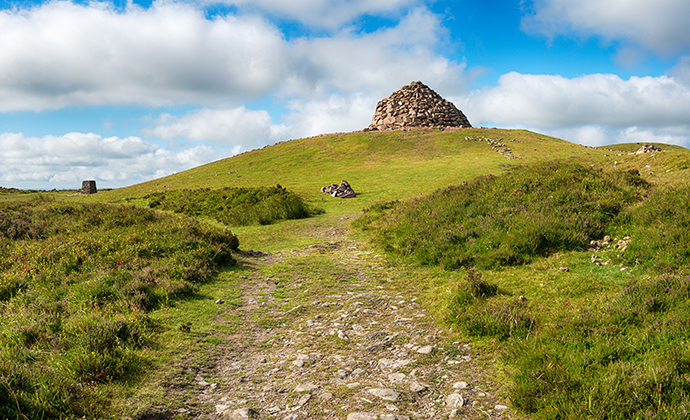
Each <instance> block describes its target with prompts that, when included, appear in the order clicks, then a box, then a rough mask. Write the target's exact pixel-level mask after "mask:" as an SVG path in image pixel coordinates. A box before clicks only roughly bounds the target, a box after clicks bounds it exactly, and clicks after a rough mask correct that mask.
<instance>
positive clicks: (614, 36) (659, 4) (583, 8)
mask: <svg viewBox="0 0 690 420" xmlns="http://www.w3.org/2000/svg"><path fill="white" fill-rule="evenodd" d="M688 16H690V2H688V1H687V0H613V1H600V0H535V1H534V7H533V12H532V13H530V14H528V15H527V16H525V18H524V19H523V22H522V26H523V29H524V30H526V31H527V32H529V33H540V34H543V35H546V36H548V37H551V38H553V37H556V36H558V35H572V34H575V35H579V36H584V37H589V36H601V37H603V38H604V39H606V40H609V41H612V40H622V41H623V42H624V44H626V45H625V47H626V48H641V49H643V50H645V51H649V52H652V53H655V54H662V55H671V54H677V53H686V52H688V51H690V31H688V30H687V17H688ZM631 53H633V52H630V51H624V54H631Z"/></svg>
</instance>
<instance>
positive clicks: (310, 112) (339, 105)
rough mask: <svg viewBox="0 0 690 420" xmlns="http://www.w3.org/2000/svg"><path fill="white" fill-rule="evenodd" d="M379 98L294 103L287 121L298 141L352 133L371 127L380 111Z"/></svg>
mask: <svg viewBox="0 0 690 420" xmlns="http://www.w3.org/2000/svg"><path fill="white" fill-rule="evenodd" d="M377 100H378V99H377V98H376V97H374V96H372V95H365V94H359V93H357V94H351V95H335V94H333V95H329V96H328V97H327V98H324V99H322V100H316V101H298V100H295V101H292V102H291V103H289V104H288V108H289V109H290V110H291V112H290V113H289V114H288V115H286V117H285V120H286V121H288V122H289V123H290V128H291V132H292V133H293V135H294V137H307V136H314V135H317V134H322V133H336V132H349V131H355V130H361V129H363V128H365V127H368V126H369V123H371V117H372V116H373V115H374V111H375V110H376V102H377Z"/></svg>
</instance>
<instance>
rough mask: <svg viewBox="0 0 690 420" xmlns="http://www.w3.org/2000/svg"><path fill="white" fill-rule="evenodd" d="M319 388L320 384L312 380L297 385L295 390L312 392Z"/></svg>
mask: <svg viewBox="0 0 690 420" xmlns="http://www.w3.org/2000/svg"><path fill="white" fill-rule="evenodd" d="M318 388H319V386H318V385H314V384H313V383H311V382H304V383H301V384H299V385H297V387H296V388H295V392H312V391H314V390H315V389H318Z"/></svg>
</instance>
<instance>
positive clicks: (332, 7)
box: [202, 0, 420, 29]
mask: <svg viewBox="0 0 690 420" xmlns="http://www.w3.org/2000/svg"><path fill="white" fill-rule="evenodd" d="M212 2H214V1H202V3H212ZM224 3H226V4H232V5H236V6H238V7H240V8H241V9H243V10H249V11H257V10H261V11H263V12H265V13H269V14H271V15H274V16H277V17H287V18H289V19H292V20H297V21H300V22H302V23H304V24H305V25H308V26H312V27H317V28H326V29H337V28H340V27H342V26H343V25H346V24H349V23H351V22H352V21H353V20H355V19H357V18H358V17H360V16H362V15H387V14H398V13H400V10H405V8H407V7H410V6H413V5H415V4H419V3H420V0H292V1H285V0H225V1H224Z"/></svg>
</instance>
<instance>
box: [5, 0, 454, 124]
mask: <svg viewBox="0 0 690 420" xmlns="http://www.w3.org/2000/svg"><path fill="white" fill-rule="evenodd" d="M409 2H412V0H410V1H409ZM312 3H314V4H319V5H321V6H322V7H323V10H324V11H325V10H328V13H333V15H337V14H338V13H336V11H337V9H338V7H339V6H336V3H334V2H326V1H321V2H316V1H312V0H305V3H304V4H303V7H305V8H308V7H307V6H309V5H310V4H312ZM403 3H404V4H407V3H408V1H407V0H389V1H379V2H374V3H371V4H369V3H367V2H364V1H363V0H353V1H351V2H348V4H351V5H353V6H357V7H356V8H355V10H358V12H357V13H366V12H371V11H374V10H388V9H394V8H396V7H399V6H401V4H403ZM262 4H263V5H264V6H267V7H268V6H270V5H272V4H273V3H271V1H269V0H266V3H262ZM290 4H291V6H290V7H287V6H286V9H289V10H293V7H294V8H295V9H294V10H296V11H299V10H301V9H300V7H302V6H299V4H298V5H292V3H290ZM300 4H301V3H300ZM298 6H299V7H298ZM447 38H448V32H447V30H446V29H445V28H444V27H443V26H442V25H441V23H440V17H439V16H437V15H435V14H433V13H431V12H430V11H429V10H428V9H425V8H417V9H413V10H410V11H408V12H407V13H406V14H404V15H403V16H401V17H400V18H399V21H398V22H397V24H396V25H394V26H392V27H386V28H383V29H379V30H378V31H375V32H373V33H361V32H357V30H356V29H355V28H353V27H346V28H342V29H339V30H338V31H336V32H335V33H333V34H331V35H328V36H320V37H301V38H296V39H294V40H292V41H287V40H286V39H285V38H284V37H283V35H282V33H281V32H280V31H279V30H278V28H276V27H275V26H274V25H273V24H271V23H269V22H268V21H266V20H265V19H262V18H261V17H258V16H256V15H237V16H235V15H228V16H225V17H218V18H215V19H212V20H209V19H206V17H205V15H204V12H203V10H202V9H200V8H197V7H195V6H194V5H192V4H181V3H174V2H170V1H162V0H160V1H156V2H154V3H153V5H152V6H151V7H150V8H149V9H142V8H139V7H137V6H133V5H130V6H128V7H127V8H126V9H125V10H124V11H118V10H116V9H115V8H114V7H112V6H111V5H109V4H108V3H96V2H93V3H89V4H87V5H79V4H75V3H72V2H68V1H53V2H49V3H46V4H43V5H39V6H34V7H33V8H31V9H18V10H12V11H9V10H3V11H0V45H2V46H3V48H1V49H0V112H3V111H13V110H42V109H57V108H63V107H68V106H99V105H128V104H139V105H146V106H163V105H177V104H197V105H199V106H203V107H213V108H216V107H218V108H228V107H237V106H238V105H239V104H240V103H242V102H245V101H248V100H252V99H255V98H259V97H265V96H271V95H277V97H279V98H290V99H293V98H295V97H301V98H309V99H319V100H323V99H324V98H325V97H327V96H328V95H330V94H333V93H338V91H339V92H345V93H353V92H360V91H367V92H369V93H371V94H375V95H376V96H381V97H383V96H386V95H388V94H389V93H390V92H392V91H393V90H395V89H397V88H399V87H400V86H402V85H404V84H407V83H409V82H411V81H413V80H423V81H424V82H425V83H427V84H429V85H430V86H433V87H434V88H436V89H440V90H441V91H440V93H442V94H443V93H444V92H443V90H446V91H449V92H457V91H458V90H462V89H463V88H464V86H465V76H464V70H465V64H464V63H457V62H454V61H451V60H449V59H447V58H445V57H443V56H442V55H441V54H439V53H437V52H436V50H437V49H438V48H439V47H440V46H442V45H443V43H444V42H445V41H444V40H445V39H447Z"/></svg>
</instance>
